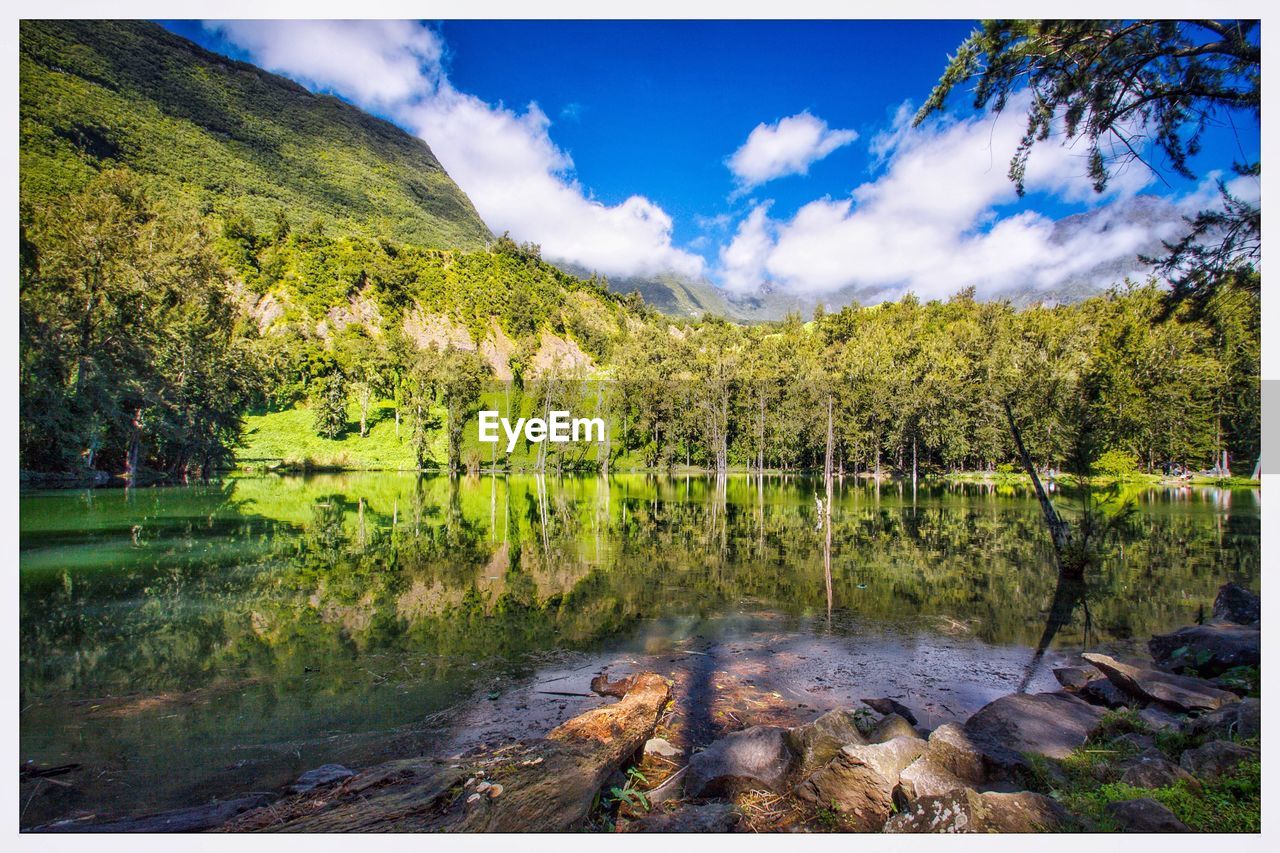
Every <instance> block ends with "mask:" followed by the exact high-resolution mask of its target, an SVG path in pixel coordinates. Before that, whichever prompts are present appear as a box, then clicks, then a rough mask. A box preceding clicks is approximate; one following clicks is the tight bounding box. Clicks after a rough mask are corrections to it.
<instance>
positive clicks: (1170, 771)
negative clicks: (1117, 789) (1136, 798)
mask: <svg viewBox="0 0 1280 853" xmlns="http://www.w3.org/2000/svg"><path fill="white" fill-rule="evenodd" d="M1120 768H1121V773H1120V781H1121V782H1124V783H1125V784H1128V785H1132V786H1133V787H1135V788H1166V787H1168V786H1170V785H1174V784H1177V783H1178V782H1186V783H1187V784H1188V785H1190V786H1191V787H1192V788H1194V789H1197V790H1198V789H1199V788H1200V783H1199V782H1198V781H1197V780H1196V778H1195V777H1194V776H1192V775H1191V774H1190V773H1188V772H1187V771H1186V770H1183V769H1182V768H1181V767H1179V766H1178V765H1176V764H1174V763H1173V762H1172V761H1170V760H1168V759H1167V758H1165V757H1163V756H1161V755H1138V756H1135V757H1133V758H1129V759H1126V760H1125V761H1123V762H1121V764H1120Z"/></svg>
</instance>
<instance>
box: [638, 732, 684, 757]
mask: <svg viewBox="0 0 1280 853" xmlns="http://www.w3.org/2000/svg"><path fill="white" fill-rule="evenodd" d="M683 752H684V750H682V749H680V748H679V747H676V746H673V745H672V744H671V741H669V740H667V739H666V738H664V737H652V738H649V739H648V740H647V741H645V742H644V754H645V755H660V756H662V757H663V758H674V757H675V756H677V755H680V754H682V753H683Z"/></svg>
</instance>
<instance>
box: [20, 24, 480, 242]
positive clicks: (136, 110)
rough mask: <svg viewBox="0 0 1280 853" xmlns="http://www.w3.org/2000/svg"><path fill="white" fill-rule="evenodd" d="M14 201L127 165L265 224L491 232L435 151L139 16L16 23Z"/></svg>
mask: <svg viewBox="0 0 1280 853" xmlns="http://www.w3.org/2000/svg"><path fill="white" fill-rule="evenodd" d="M19 75H20V76H19V80H20V86H19V93H20V95H19V97H20V107H19V121H20V128H19V139H20V142H19V150H20V179H19V186H20V198H21V201H22V202H23V203H24V204H39V203H43V202H47V201H50V200H53V199H57V198H60V197H62V196H64V195H65V194H67V193H69V192H72V191H74V190H76V189H78V188H79V187H81V186H82V185H84V184H85V183H86V182H87V181H88V180H89V179H90V177H91V176H92V175H93V173H94V172H96V171H98V170H101V169H104V168H108V167H111V166H116V165H122V166H127V167H128V168H130V169H132V170H134V171H135V172H138V173H139V174H142V175H144V176H146V178H147V180H148V182H149V184H150V185H151V188H152V190H153V192H154V193H155V194H157V195H159V196H161V197H167V198H170V199H173V200H175V201H177V202H179V203H181V204H184V205H190V206H193V207H195V209H197V210H201V211H206V212H223V211H226V210H236V211H240V212H243V213H246V214H248V216H250V217H251V218H252V219H253V221H254V224H255V226H256V227H257V228H258V229H259V230H262V231H265V230H269V229H270V228H272V227H273V226H274V224H275V222H276V217H277V215H278V214H283V215H284V216H285V217H286V218H287V219H288V220H289V221H290V222H291V223H292V224H293V225H294V226H295V227H299V226H302V227H308V226H311V225H312V224H313V223H316V224H319V225H321V226H322V227H323V229H324V231H325V233H329V234H334V235H336V236H366V237H383V238H391V239H393V240H398V241H403V242H408V243H415V244H418V245H421V246H426V247H439V248H458V249H477V248H481V247H483V246H484V245H485V244H486V243H488V242H489V241H490V240H491V237H492V235H491V234H490V233H489V230H488V228H486V227H485V225H484V223H483V222H482V221H481V220H480V217H479V215H478V214H477V213H476V210H475V207H473V206H472V204H471V200H470V199H468V198H467V196H466V194H465V193H464V192H463V191H462V190H461V189H460V188H459V187H458V186H457V184H455V183H454V182H453V180H452V179H451V178H450V177H449V175H448V174H446V172H445V170H444V168H443V167H441V165H440V162H439V161H438V160H437V159H436V158H435V155H433V154H432V153H431V149H430V148H429V147H428V146H427V145H426V143H424V142H423V141H422V140H420V139H417V138H415V137H413V136H411V135H409V134H408V133H405V132H404V131H403V130H401V129H399V128H398V127H396V126H395V125H393V124H391V123H390V122H386V121H383V120H382V119H378V118H375V117H373V116H370V115H368V114H366V113H364V112H362V111H360V110H359V109H357V108H356V107H353V106H351V105H350V104H347V103H345V102H344V101H342V100H339V99H338V98H335V97H332V96H329V95H317V94H313V93H311V92H308V91H307V90H306V89H304V88H302V87H301V86H299V85H297V84H296V83H293V82H292V81H290V80H287V79H285V78H283V77H279V76H277V75H275V74H270V73H268V72H266V71H264V70H262V69H261V68H258V67H256V66H253V65H249V64H247V63H244V62H237V61H234V60H231V59H228V58H226V57H223V56H219V55H217V54H215V53H211V52H209V51H207V50H204V49H203V48H201V47H199V46H198V45H196V44H194V43H192V42H190V41H188V40H186V39H184V38H180V37H179V36H176V35H174V34H173V33H170V32H169V31H167V30H165V29H164V28H163V27H160V26H158V25H156V24H152V23H147V22H142V21H23V22H21V25H20V28H19Z"/></svg>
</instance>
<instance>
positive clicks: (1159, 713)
mask: <svg viewBox="0 0 1280 853" xmlns="http://www.w3.org/2000/svg"><path fill="white" fill-rule="evenodd" d="M1138 719H1139V720H1141V721H1142V722H1143V723H1145V724H1146V726H1147V727H1148V728H1150V729H1151V730H1152V731H1154V732H1164V731H1170V730H1172V729H1177V728H1178V727H1179V726H1181V725H1182V718H1181V717H1177V716H1175V715H1173V714H1171V713H1169V712H1168V711H1166V710H1164V709H1163V708H1158V707H1156V706H1154V705H1153V706H1151V707H1149V708H1143V709H1142V710H1141V711H1139V712H1138Z"/></svg>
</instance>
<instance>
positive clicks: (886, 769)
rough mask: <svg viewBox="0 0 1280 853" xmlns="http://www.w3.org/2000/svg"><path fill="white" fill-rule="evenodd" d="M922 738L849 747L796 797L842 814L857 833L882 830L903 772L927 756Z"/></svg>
mask: <svg viewBox="0 0 1280 853" xmlns="http://www.w3.org/2000/svg"><path fill="white" fill-rule="evenodd" d="M924 748H925V742H924V741H923V740H921V739H920V738H913V737H898V738H894V739H893V740H891V741H887V742H885V743H877V744H869V745H866V746H846V747H845V748H844V749H842V750H840V754H839V755H837V756H836V757H835V758H833V759H831V761H830V762H828V763H827V764H826V766H824V767H821V768H819V769H818V770H817V771H816V772H814V773H813V774H812V775H811V776H810V777H809V778H808V779H806V780H805V781H804V782H803V783H801V784H800V785H799V786H798V787H797V788H796V796H797V797H799V798H800V799H802V800H805V801H807V802H810V803H814V804H815V805H818V806H821V807H830V808H833V809H835V810H836V811H838V812H841V813H842V814H844V815H845V817H846V818H847V819H848V820H849V822H850V824H851V826H852V827H853V828H854V829H855V830H856V831H858V832H871V831H874V830H877V829H879V828H880V827H881V826H883V825H884V822H885V821H886V820H888V819H889V815H890V814H892V813H893V791H894V788H895V787H897V785H898V777H899V775H900V774H901V773H902V771H903V770H904V769H905V768H906V767H907V766H909V765H910V764H911V762H913V761H915V760H916V758H918V757H919V756H920V754H921V753H922V752H924Z"/></svg>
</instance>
